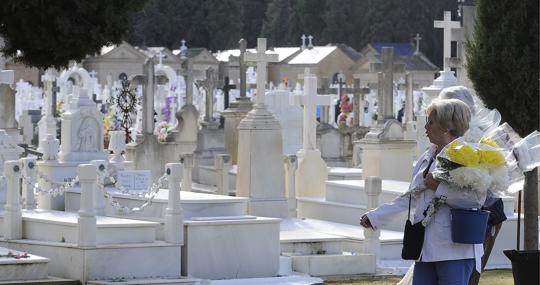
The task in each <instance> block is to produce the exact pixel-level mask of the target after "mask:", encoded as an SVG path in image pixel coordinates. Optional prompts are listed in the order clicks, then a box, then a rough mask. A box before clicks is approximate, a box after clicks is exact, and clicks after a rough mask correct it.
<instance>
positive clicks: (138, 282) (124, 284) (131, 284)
mask: <svg viewBox="0 0 540 285" xmlns="http://www.w3.org/2000/svg"><path fill="white" fill-rule="evenodd" d="M86 284H88V285H143V284H144V285H151V284H160V285H199V284H201V280H199V279H193V278H145V279H111V280H89V281H88V282H86Z"/></svg>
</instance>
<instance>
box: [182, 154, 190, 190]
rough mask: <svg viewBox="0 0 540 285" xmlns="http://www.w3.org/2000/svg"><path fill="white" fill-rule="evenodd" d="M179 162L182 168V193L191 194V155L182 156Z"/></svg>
mask: <svg viewBox="0 0 540 285" xmlns="http://www.w3.org/2000/svg"><path fill="white" fill-rule="evenodd" d="M180 162H181V163H182V165H183V166H184V171H183V177H182V187H181V190H182V191H186V192H191V183H192V178H191V174H192V172H193V154H187V153H186V154H184V155H183V156H182V157H181V158H180Z"/></svg>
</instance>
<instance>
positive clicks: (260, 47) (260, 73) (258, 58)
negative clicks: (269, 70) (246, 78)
mask: <svg viewBox="0 0 540 285" xmlns="http://www.w3.org/2000/svg"><path fill="white" fill-rule="evenodd" d="M244 59H245V60H246V61H252V62H256V63H257V100H256V104H257V105H258V106H259V107H261V106H263V105H264V90H265V85H266V66H267V65H268V63H269V62H277V61H278V55H277V54H266V38H258V39H257V53H251V52H246V54H245V55H244Z"/></svg>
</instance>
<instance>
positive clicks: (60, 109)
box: [53, 100, 64, 118]
mask: <svg viewBox="0 0 540 285" xmlns="http://www.w3.org/2000/svg"><path fill="white" fill-rule="evenodd" d="M53 116H55V117H57V118H61V117H62V116H64V101H63V100H58V102H56V110H55V112H54V114H53Z"/></svg>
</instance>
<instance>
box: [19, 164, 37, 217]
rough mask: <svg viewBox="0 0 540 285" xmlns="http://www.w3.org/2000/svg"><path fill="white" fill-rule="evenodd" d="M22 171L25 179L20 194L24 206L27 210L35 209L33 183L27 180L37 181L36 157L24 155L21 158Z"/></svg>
mask: <svg viewBox="0 0 540 285" xmlns="http://www.w3.org/2000/svg"><path fill="white" fill-rule="evenodd" d="M21 161H22V169H23V170H22V171H23V175H24V177H25V179H26V180H27V181H25V182H24V183H23V185H22V195H23V198H24V208H25V209H27V210H30V209H35V208H36V206H37V203H36V197H35V196H34V185H33V184H32V185H30V184H29V183H28V182H32V183H36V182H37V179H36V177H37V170H36V159H35V158H34V157H25V158H22V159H21Z"/></svg>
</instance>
